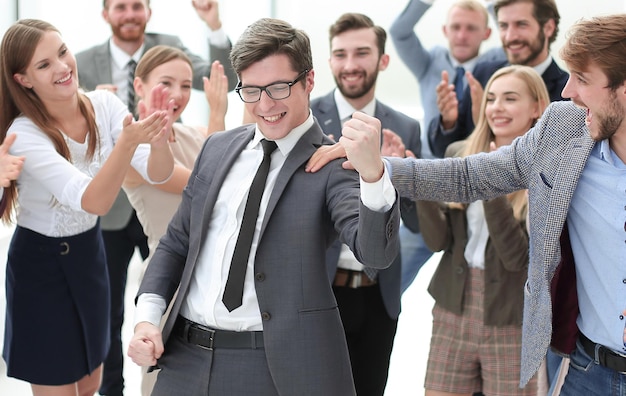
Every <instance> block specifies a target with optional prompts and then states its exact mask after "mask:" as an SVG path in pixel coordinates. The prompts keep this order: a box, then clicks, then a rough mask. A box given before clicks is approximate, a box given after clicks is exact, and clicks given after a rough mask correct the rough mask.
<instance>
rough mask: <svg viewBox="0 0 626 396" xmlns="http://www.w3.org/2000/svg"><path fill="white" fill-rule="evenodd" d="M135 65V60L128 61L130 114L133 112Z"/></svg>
mask: <svg viewBox="0 0 626 396" xmlns="http://www.w3.org/2000/svg"><path fill="white" fill-rule="evenodd" d="M136 67H137V62H135V61H134V60H133V59H131V60H129V61H128V81H127V83H128V111H130V112H131V113H132V114H135V86H134V85H133V83H134V81H135V68H136Z"/></svg>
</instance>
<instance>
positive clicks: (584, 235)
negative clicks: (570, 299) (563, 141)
mask: <svg viewBox="0 0 626 396" xmlns="http://www.w3.org/2000/svg"><path fill="white" fill-rule="evenodd" d="M557 187H558V186H555V188H557ZM567 224H568V227H569V233H570V240H571V244H572V251H573V253H574V260H575V262H576V278H577V291H578V302H579V307H580V313H579V315H578V320H577V324H578V327H579V329H580V330H581V331H582V332H583V334H585V335H586V336H587V337H588V338H589V339H591V340H592V341H594V342H596V343H599V344H602V345H605V346H607V347H609V348H611V349H613V350H614V351H616V352H619V353H626V347H625V346H624V341H623V334H624V325H625V324H626V318H625V317H624V315H623V314H622V312H623V311H624V309H626V165H624V163H623V162H622V161H621V160H620V159H619V158H618V157H617V155H616V154H615V153H614V152H613V151H612V150H611V149H610V147H609V142H608V140H603V141H601V142H599V143H597V144H596V145H595V147H594V148H593V150H592V152H591V155H590V156H589V160H588V161H587V164H586V166H585V169H584V170H583V173H582V175H581V178H580V180H579V182H578V186H577V188H576V191H575V192H574V196H573V198H572V202H571V205H570V209H569V213H568V215H567Z"/></svg>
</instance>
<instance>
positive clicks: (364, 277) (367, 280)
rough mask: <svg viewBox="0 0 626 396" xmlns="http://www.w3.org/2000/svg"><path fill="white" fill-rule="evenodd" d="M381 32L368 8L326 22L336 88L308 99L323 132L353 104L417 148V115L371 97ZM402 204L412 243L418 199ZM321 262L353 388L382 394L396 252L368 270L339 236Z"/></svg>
mask: <svg viewBox="0 0 626 396" xmlns="http://www.w3.org/2000/svg"><path fill="white" fill-rule="evenodd" d="M386 38H387V34H386V32H385V30H384V29H383V28H381V27H380V26H375V25H374V23H373V22H372V20H371V19H370V18H369V17H367V16H365V15H362V14H355V13H348V14H344V15H342V16H341V17H339V19H338V20H337V21H336V22H335V23H334V24H333V25H332V26H331V27H330V47H331V49H330V52H331V53H330V59H329V63H330V68H331V70H332V73H333V76H334V78H335V83H336V84H337V89H334V90H333V91H331V92H330V93H329V94H327V95H326V96H323V97H321V98H317V99H315V100H313V101H311V111H312V112H313V115H314V116H315V117H316V118H317V120H318V122H319V123H320V125H321V126H322V129H323V131H324V133H326V134H327V135H333V136H334V138H335V139H336V140H339V138H340V137H341V130H342V125H343V123H344V122H346V121H347V120H348V119H350V118H351V116H352V113H354V112H355V111H361V112H364V113H366V114H369V115H371V116H375V117H377V118H378V119H379V120H380V121H381V124H382V128H383V131H384V134H385V136H386V137H390V136H393V137H394V138H395V139H398V138H401V139H402V142H403V143H404V145H405V146H406V148H407V149H409V150H411V151H412V152H413V153H415V154H417V155H419V153H420V148H421V143H420V126H419V123H418V122H417V120H414V119H413V118H410V117H408V116H406V115H404V114H402V113H400V112H398V111H395V110H393V109H391V108H390V107H388V106H386V105H384V104H383V103H381V102H379V101H378V100H376V98H375V89H376V79H377V77H378V72H379V71H383V70H385V69H386V68H387V65H388V64H389V55H388V54H386V53H385V41H386ZM391 131H394V132H395V134H394V133H393V132H391ZM384 139H385V137H384V138H383V140H384ZM383 152H384V150H383ZM385 154H388V155H391V154H392V153H385ZM402 155H404V153H402ZM400 210H401V215H402V220H403V225H402V226H401V228H400V244H401V248H402V245H404V244H405V241H406V240H407V239H406V238H410V239H411V240H410V241H409V242H410V243H412V244H413V245H416V244H417V240H418V238H419V240H422V239H421V236H420V235H419V226H418V225H417V224H416V222H417V215H416V212H415V203H414V202H412V201H410V200H402V201H401V203H400ZM422 241H423V240H422ZM409 242H407V243H409ZM421 248H422V249H421V250H420V252H419V253H417V256H419V260H418V261H419V266H420V267H421V265H422V264H423V263H424V262H425V261H426V260H428V258H429V257H430V256H431V255H432V253H431V251H430V250H428V248H427V247H426V246H425V244H424V243H423V242H422V244H421ZM403 251H404V250H403ZM416 259H417V257H416ZM326 263H327V267H328V271H329V277H330V279H331V280H332V281H333V292H334V293H335V297H336V299H337V303H338V305H339V312H340V314H341V320H342V322H343V326H344V330H345V333H346V338H347V341H348V351H349V352H350V361H351V364H352V374H353V376H354V382H355V387H356V391H357V395H359V396H367V395H372V396H375V395H376V396H382V394H383V393H384V390H385V385H386V383H387V372H388V369H389V358H390V356H391V349H392V346H393V340H394V338H395V333H396V327H397V323H398V315H399V313H400V279H401V269H402V268H401V261H400V255H398V257H396V259H395V260H394V262H393V264H392V265H391V266H390V267H389V268H387V269H385V270H381V271H378V272H377V273H373V272H372V271H370V270H369V269H365V268H364V267H363V265H362V264H361V263H359V262H358V261H357V260H356V258H355V257H354V255H353V254H352V253H351V252H350V250H349V248H348V247H347V246H346V245H342V244H341V243H340V242H339V241H337V242H336V243H335V244H333V245H332V246H331V248H330V249H329V250H328V252H327V255H326Z"/></svg>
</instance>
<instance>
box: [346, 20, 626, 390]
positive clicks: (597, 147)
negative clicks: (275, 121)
mask: <svg viewBox="0 0 626 396" xmlns="http://www.w3.org/2000/svg"><path fill="white" fill-rule="evenodd" d="M625 46H626V14H617V15H609V16H603V17H596V18H591V19H588V20H582V21H580V22H578V23H577V24H575V25H574V26H573V28H572V29H571V31H570V33H569V35H568V38H567V41H566V43H565V45H564V46H563V48H562V50H561V59H563V61H564V62H565V63H566V65H567V67H568V69H569V70H570V73H571V75H570V78H569V80H568V82H567V84H566V85H565V88H564V89H563V96H564V97H566V98H570V99H571V100H572V102H555V103H552V104H551V105H550V107H548V109H547V110H546V112H545V113H544V115H543V117H542V118H541V119H540V121H539V122H538V123H537V125H536V126H535V127H534V128H533V129H531V130H530V131H529V132H528V133H526V134H525V135H524V136H522V137H520V138H518V139H516V140H515V141H514V142H513V143H512V144H511V145H510V146H507V147H503V148H501V149H499V150H497V151H495V152H491V153H488V154H487V153H483V154H478V155H474V156H469V157H466V158H454V159H445V160H439V161H430V162H429V161H423V160H413V159H410V160H402V159H395V158H388V159H387V161H388V166H389V168H391V169H392V180H393V183H394V185H395V186H396V188H397V189H398V191H399V193H400V195H402V196H407V197H411V198H413V199H420V200H432V201H454V202H471V201H475V200H485V199H490V198H493V197H496V196H498V195H503V194H506V193H510V192H512V191H515V190H520V189H528V201H529V212H530V217H529V224H530V232H529V235H530V263H529V268H528V281H527V283H526V293H525V301H524V321H523V334H522V362H521V363H522V369H521V374H520V386H524V385H525V384H526V383H527V382H528V380H529V379H530V378H531V377H532V376H533V375H534V374H535V373H536V372H537V370H538V369H539V366H540V364H541V362H542V360H543V359H544V357H545V355H546V351H547V350H548V348H549V347H550V346H552V347H553V348H556V349H558V350H559V351H561V352H562V353H565V354H569V356H570V367H569V371H568V373H567V376H566V377H565V382H564V384H563V387H562V388H561V395H566V396H572V395H581V394H585V395H602V396H604V395H618V394H623V393H624V389H626V376H625V375H624V372H626V328H625V323H626V312H624V311H625V308H626V301H625V298H624V296H625V292H624V287H625V286H624V284H625V283H626V280H625V278H626V277H625V276H624V263H625V262H626V245H625V244H624V240H625V239H626V237H625V232H624V231H625V230H626V225H625V224H626V215H625V213H626V212H625V210H624V208H625V206H624V191H625V190H626V69H625V68H624V64H625V63H626V53H625V52H624V47H625ZM374 125H376V124H374ZM344 136H345V134H344ZM367 138H368V136H367V133H365V134H354V138H353V141H351V142H350V143H351V144H354V145H357V146H358V145H361V146H363V147H366V148H367V147H369V146H370V145H371V142H369V141H368V140H367ZM369 138H370V140H371V136H370V137H369ZM357 152H358V150H357ZM353 153H354V152H353ZM347 155H348V159H349V160H350V159H351V157H352V154H351V152H348V154H347ZM359 160H362V159H361V158H359ZM379 160H380V157H378V156H374V157H373V162H374V163H377V161H379Z"/></svg>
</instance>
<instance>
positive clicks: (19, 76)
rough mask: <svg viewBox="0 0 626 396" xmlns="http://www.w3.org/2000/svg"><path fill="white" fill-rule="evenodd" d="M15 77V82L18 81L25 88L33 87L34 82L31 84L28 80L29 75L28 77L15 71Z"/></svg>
mask: <svg viewBox="0 0 626 396" xmlns="http://www.w3.org/2000/svg"><path fill="white" fill-rule="evenodd" d="M13 79H14V80H15V82H17V83H18V84H20V85H21V86H23V87H24V88H28V89H31V88H32V87H33V84H31V83H30V81H28V77H26V75H24V74H20V73H15V74H14V75H13Z"/></svg>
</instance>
